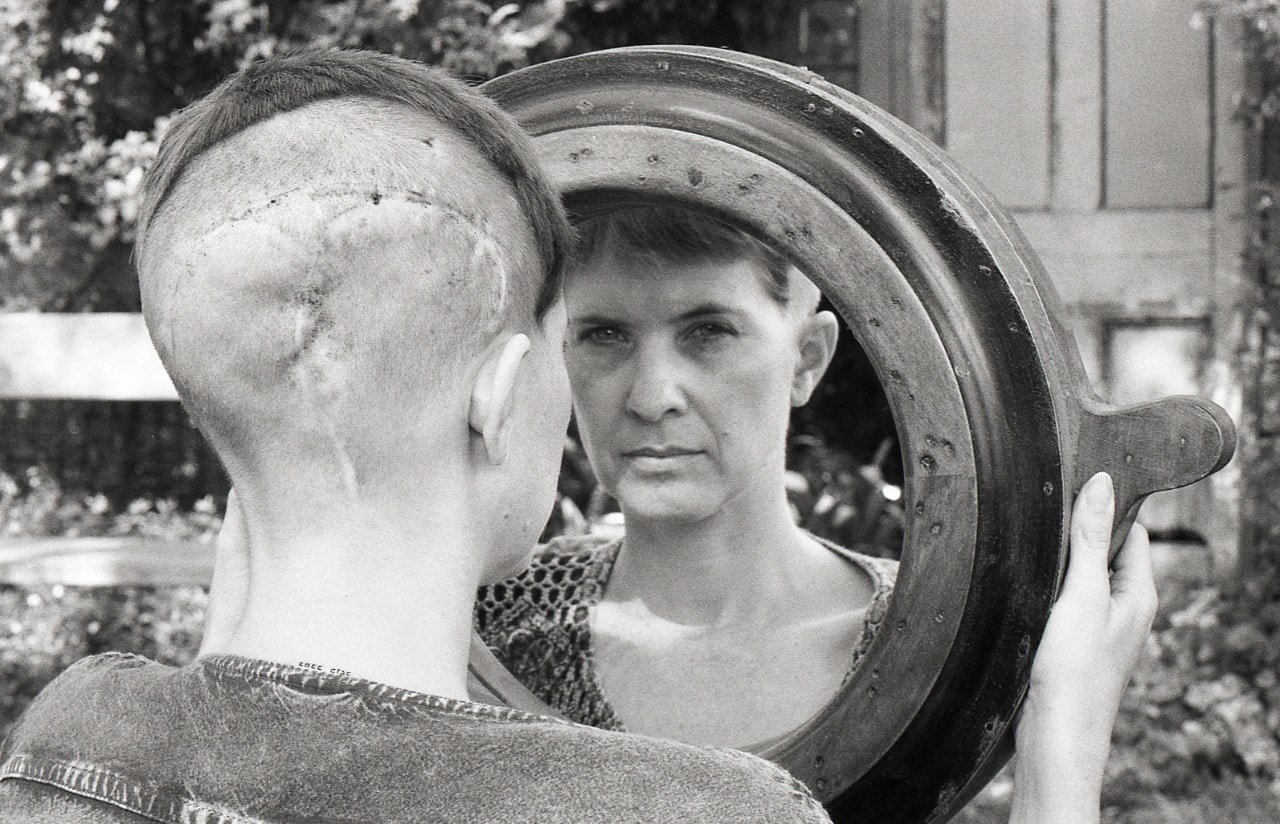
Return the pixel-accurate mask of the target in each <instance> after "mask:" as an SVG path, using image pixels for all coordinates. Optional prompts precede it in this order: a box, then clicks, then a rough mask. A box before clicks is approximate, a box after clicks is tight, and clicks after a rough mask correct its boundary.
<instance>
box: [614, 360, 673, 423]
mask: <svg viewBox="0 0 1280 824" xmlns="http://www.w3.org/2000/svg"><path fill="white" fill-rule="evenodd" d="M684 410H685V398H684V392H683V391H682V390H681V388H680V380H679V374H678V370H677V369H676V368H675V365H674V364H673V363H672V362H671V361H670V359H668V358H665V357H663V355H662V353H661V352H658V351H652V350H649V351H641V352H640V353H639V357H637V358H636V360H635V362H634V364H633V369H632V373H631V387H630V389H629V391H628V392H627V412H629V413H630V414H632V415H635V416H636V417H637V418H640V419H641V420H643V421H650V422H657V421H660V420H662V419H663V418H664V417H666V416H667V415H680V414H682V413H683V412H684Z"/></svg>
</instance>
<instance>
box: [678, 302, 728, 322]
mask: <svg viewBox="0 0 1280 824" xmlns="http://www.w3.org/2000/svg"><path fill="white" fill-rule="evenodd" d="M709 315H733V316H734V317H740V316H741V315H742V313H741V312H740V311H739V310H737V309H735V308H733V307H732V306H728V305H726V304H723V303H716V302H714V301H711V302H709V303H701V304H698V305H697V306H695V307H693V308H692V309H690V310H689V311H688V312H684V313H682V314H681V315H680V320H695V319H697V318H704V317H707V316H709Z"/></svg>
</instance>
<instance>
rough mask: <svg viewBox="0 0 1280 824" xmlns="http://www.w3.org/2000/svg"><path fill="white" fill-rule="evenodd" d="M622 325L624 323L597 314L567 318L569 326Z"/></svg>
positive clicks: (614, 318) (608, 316) (611, 317)
mask: <svg viewBox="0 0 1280 824" xmlns="http://www.w3.org/2000/svg"><path fill="white" fill-rule="evenodd" d="M624 323H626V321H623V320H620V319H619V318H617V317H614V316H611V315H602V314H599V313H598V312H593V313H591V314H588V315H578V316H577V317H571V318H569V325H570V326H621V325H622V324H624Z"/></svg>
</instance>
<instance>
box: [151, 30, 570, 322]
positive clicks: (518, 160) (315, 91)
mask: <svg viewBox="0 0 1280 824" xmlns="http://www.w3.org/2000/svg"><path fill="white" fill-rule="evenodd" d="M340 97H360V98H371V99H375V100H386V101H390V102H394V103H403V104H405V105H408V106H411V107H413V108H415V109H418V110H419V111H422V112H425V113H426V114H428V115H430V116H432V117H434V118H436V119H437V120H440V121H441V122H443V123H445V124H446V125H448V126H451V127H452V128H454V129H456V130H457V131H458V132H459V133H461V134H462V136H463V137H464V138H466V139H467V140H468V141H469V142H470V143H471V144H472V145H473V146H475V148H476V149H477V150H479V152H480V154H481V155H482V156H484V157H485V158H486V159H487V160H489V162H491V163H492V164H493V165H494V167H495V168H496V169H497V170H498V172H499V173H501V174H502V176H503V177H505V178H506V179H507V180H508V181H510V183H511V185H512V186H513V187H514V188H515V193H516V198H517V199H518V200H519V202H520V206H521V211H523V212H524V214H525V216H526V217H527V218H528V220H529V224H530V227H531V228H532V229H533V236H534V241H535V243H536V244H537V247H538V254H539V256H540V258H541V260H542V268H543V282H542V286H541V289H540V290H539V292H538V297H537V300H536V303H535V307H534V310H535V313H536V315H537V316H538V317H541V316H542V314H543V313H544V312H545V311H546V310H547V308H548V307H550V306H551V304H553V303H554V302H555V301H556V299H557V297H558V295H559V292H560V286H561V280H562V277H563V270H564V264H565V258H566V255H567V254H568V252H569V250H570V249H571V248H572V242H573V241H572V239H573V230H572V228H571V227H570V226H569V222H568V219H567V218H566V217H565V213H564V209H563V207H562V206H561V204H560V198H559V195H558V194H557V193H556V191H555V190H554V189H553V188H552V187H551V184H550V183H549V182H548V181H547V179H546V178H545V177H544V176H543V174H542V172H541V171H540V170H539V168H538V165H537V163H536V161H535V159H534V155H533V149H532V145H531V144H530V142H529V138H528V136H527V135H526V134H525V133H524V132H523V131H522V130H521V128H520V126H519V125H518V124H517V123H516V122H515V121H514V120H513V119H512V118H511V117H510V116H509V115H507V114H506V113H505V112H503V111H502V110H500V109H499V108H498V106H497V104H496V103H494V102H493V101H491V100H489V99H488V98H487V97H485V96H484V95H482V94H481V93H480V92H478V91H476V90H475V89H472V88H471V87H469V86H467V85H466V84H464V83H462V82H461V81H459V80H456V79H454V78H452V77H450V76H449V75H447V74H446V73H445V72H444V71H442V70H440V69H436V68H432V67H430V66H426V65H424V64H422V63H417V62H414V61H412V60H406V59H404V58H401V57H394V56H392V55H388V54H380V53H378V52H371V51H356V50H308V51H302V52H297V53H294V54H290V55H285V56H281V57H272V58H267V59H264V60H260V61H258V62H255V63H253V64H251V65H249V66H248V67H246V68H244V69H243V70H241V71H239V72H237V73H236V74H234V75H232V76H231V77H229V78H227V79H226V80H224V81H223V82H222V83H221V84H219V85H218V87H217V88H215V89H214V90H213V91H212V92H210V93H209V94H208V95H207V96H205V97H204V98H202V99H201V100H199V101H197V102H195V103H193V104H191V105H190V106H188V107H187V108H186V109H184V110H182V112H181V113H180V114H179V115H178V117H177V118H176V119H175V120H174V121H173V124H172V126H171V127H170V128H169V130H168V132H167V134H166V135H165V137H164V140H163V141H162V143H161V145H160V150H159V153H158V155H157V157H156V160H155V163H153V164H152V166H151V169H150V170H149V172H148V174H147V180H146V186H145V196H144V200H143V204H142V208H141V210H140V214H139V218H138V242H139V244H140V245H141V244H142V243H144V239H145V235H146V232H147V228H148V226H149V224H150V223H151V220H152V219H153V218H154V217H155V215H156V212H157V211H158V210H159V208H160V206H161V205H162V204H163V203H164V200H165V198H166V197H167V196H168V195H169V193H170V192H171V191H172V190H173V188H174V186H175V185H176V184H177V182H178V179H179V178H180V177H181V175H182V173H183V170H184V169H186V168H187V166H188V165H189V164H190V163H191V162H192V161H193V160H195V158H197V157H198V156H199V155H200V154H201V153H202V152H204V151H206V150H207V149H209V148H210V147H212V146H214V145H216V144H218V143H220V142H222V141H224V140H226V139H227V138H229V137H231V136H233V135H235V134H237V133H239V132H241V131H244V130H245V129H247V128H249V127H250V126H252V125H254V124H255V123H258V122H261V121H263V120H266V119H268V118H270V117H272V116H273V115H277V114H281V113H284V112H288V111H293V110H295V109H300V108H302V107H303V106H305V105H307V104H308V103H314V102H316V101H320V100H331V99H334V98H340Z"/></svg>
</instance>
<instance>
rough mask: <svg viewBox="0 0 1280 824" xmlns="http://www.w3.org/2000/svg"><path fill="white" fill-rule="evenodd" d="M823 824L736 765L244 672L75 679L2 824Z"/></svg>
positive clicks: (0, 814)
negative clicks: (747, 823)
mask: <svg viewBox="0 0 1280 824" xmlns="http://www.w3.org/2000/svg"><path fill="white" fill-rule="evenodd" d="M151 821H158V822H164V823H165V824H300V822H304V821H305V822H323V824H352V823H353V822H458V824H479V822H502V824H509V823H510V822H534V821H537V822H551V823H554V822H565V823H566V824H567V822H575V824H590V823H591V822H601V823H602V824H603V822H623V821H644V822H711V821H715V822H737V821H758V822H770V823H771V824H772V822H820V821H828V819H827V817H826V814H825V813H824V812H823V810H822V808H821V806H820V805H819V804H818V803H817V802H816V801H814V800H813V798H812V796H810V795H809V794H808V793H807V792H806V791H805V790H804V788H803V786H802V785H800V784H799V783H798V782H797V781H796V780H795V779H793V778H791V777H790V776H789V775H788V774H787V773H785V772H783V771H782V770H780V769H779V768H777V767H775V766H773V765H771V764H768V763H767V762H765V761H761V760H760V759H757V758H755V757H753V756H749V755H745V754H743V753H738V752H735V751H732V750H721V749H708V748H701V747H691V746H687V745H684V744H678V743H674V742H669V741H660V740H657V739H652V738H645V737H641V736H632V735H626V734H622V733H614V732H608V731H604V730H596V729H592V728H589V727H581V726H578V725H575V724H570V723H567V722H561V721H555V720H551V719H546V718H541V717H538V716H533V715H528V714H525V713H522V712H519V711H516V710H511V709H505V708H499V707H493V706H489V705H486V704H476V703H472V702H468V701H458V700H454V699H447V698H441V697H439V696H432V695H424V694H422V693H417V692H412V691H409V690H404V689H399V688H396V687H391V686H388V685H386V684H378V683H374V682H371V681H365V680H362V679H359V678H353V677H350V676H340V675H329V674H323V673H319V672H314V671H311V670H308V669H303V668H300V667H293V666H286V665H282V664H274V663H270V662H267V661H257V660H252V659H248V658H241V657H237V656H226V655H223V656H209V657H205V658H201V659H199V660H197V661H196V662H194V663H192V664H190V665H188V666H185V667H180V668H175V667H168V666H164V665H161V664H157V663H155V662H152V661H149V660H147V659H145V658H141V657H139V656H134V655H124V654H118V653H108V654H106V655H98V656H93V657H90V658H86V659H84V660H82V661H80V662H78V663H76V664H75V665H73V666H72V667H70V668H68V669H67V670H66V672H64V673H63V674H62V675H61V676H59V677H58V678H57V679H56V680H55V681H54V682H53V683H52V684H50V685H49V686H48V687H46V688H45V690H44V691H43V692H42V693H41V694H40V696H38V697H37V698H36V700H35V702H33V703H32V705H31V707H30V708H29V709H28V710H27V712H26V713H25V714H24V716H23V718H22V720H21V721H19V723H18V725H17V726H16V727H15V728H14V730H13V731H12V732H11V733H10V735H9V736H8V738H7V739H6V740H5V741H4V744H3V746H0V822H4V824H36V822H41V824H43V822H50V823H52V822H57V823H58V824H105V823H106V822H110V823H111V824H119V823H120V822H128V824H137V822H151Z"/></svg>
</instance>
